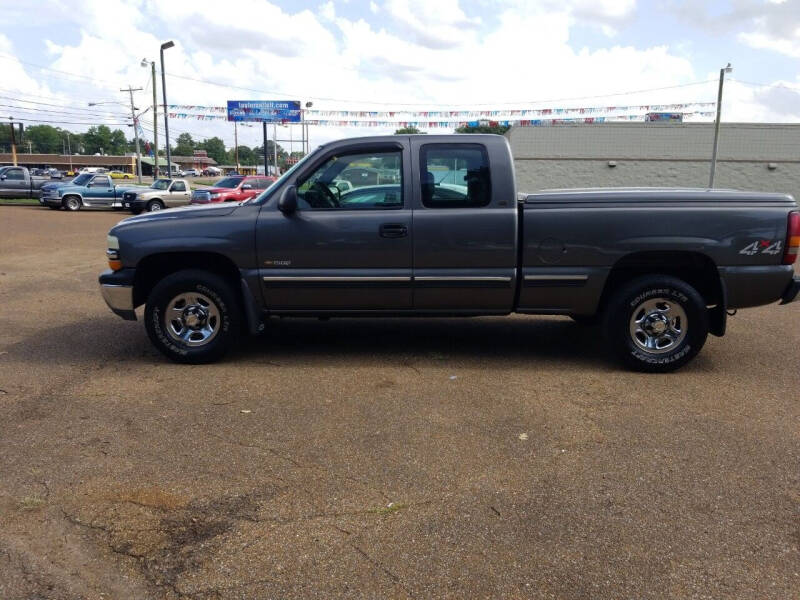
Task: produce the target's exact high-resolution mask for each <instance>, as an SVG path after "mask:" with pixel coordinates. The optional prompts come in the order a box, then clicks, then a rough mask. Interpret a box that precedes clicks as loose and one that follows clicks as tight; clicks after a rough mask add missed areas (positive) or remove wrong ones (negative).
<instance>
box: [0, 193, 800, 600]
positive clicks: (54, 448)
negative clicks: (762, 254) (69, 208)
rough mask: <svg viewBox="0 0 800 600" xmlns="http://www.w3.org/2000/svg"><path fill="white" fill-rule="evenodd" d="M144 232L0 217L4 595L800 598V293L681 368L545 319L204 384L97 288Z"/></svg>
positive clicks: (392, 342)
mask: <svg viewBox="0 0 800 600" xmlns="http://www.w3.org/2000/svg"><path fill="white" fill-rule="evenodd" d="M121 216H122V215H120V214H118V213H111V212H87V211H82V212H80V213H77V214H73V213H66V212H63V211H59V212H55V211H49V210H45V209H39V208H36V207H0V456H2V461H0V598H3V599H17V598H19V599H22V598H25V599H29V598H48V599H51V598H52V599H77V598H136V599H140V598H141V599H144V598H194V599H203V600H205V599H216V598H259V599H261V598H315V597H324V598H334V597H336V598H338V597H352V598H383V597H385V598H406V597H408V598H466V597H476V598H490V597H492V598H776V599H787V598H797V597H799V596H800V547H799V546H800V443H799V442H800V426H798V424H799V423H800V419H799V418H798V417H800V404H799V403H798V398H800V302H798V303H795V304H792V305H789V306H783V307H779V306H777V305H774V306H769V307H762V308H757V309H751V310H746V311H742V312H740V313H739V315H737V316H736V317H735V318H733V319H731V320H730V321H729V333H728V335H727V336H726V337H725V338H723V339H718V338H713V337H711V338H709V341H708V343H707V345H706V347H705V349H704V350H703V352H702V353H701V355H700V356H699V357H698V358H697V359H696V360H695V361H694V362H693V363H692V364H691V365H689V366H688V367H687V368H685V369H684V370H682V371H680V372H678V373H675V374H671V375H641V374H634V373H629V372H626V371H622V370H620V369H619V368H618V367H617V366H616V365H615V364H614V363H612V362H609V361H608V359H607V358H606V356H605V354H606V353H605V351H604V347H603V343H602V340H601V339H600V338H599V336H598V335H597V333H596V332H595V331H594V330H592V329H587V328H583V327H580V326H578V325H576V324H573V323H572V322H571V321H569V320H567V319H560V318H533V317H509V318H480V319H453V320H445V319H442V320H423V319H420V320H393V319H381V320H377V319H376V320H331V321H327V322H320V321H316V320H283V321H275V322H273V323H271V324H270V325H269V327H268V330H267V333H266V335H264V336H263V337H262V338H258V339H253V340H249V341H247V342H245V343H244V344H243V346H242V347H241V349H239V350H238V351H237V352H236V353H235V354H234V355H233V356H232V357H230V358H229V359H228V360H227V361H226V362H224V363H221V364H216V365H210V366H179V365H174V364H171V363H169V362H167V361H166V360H165V359H163V358H162V357H161V356H160V355H159V354H157V353H156V351H155V350H154V349H153V348H152V347H151V345H150V343H149V341H148V339H147V337H146V334H145V331H144V327H143V325H142V323H141V321H139V322H137V323H129V322H125V321H122V320H120V319H119V318H117V317H115V316H114V315H113V314H111V312H110V311H109V310H108V309H107V308H106V306H105V304H104V303H103V301H102V299H101V297H100V294H99V293H98V289H97V283H96V281H97V279H96V277H97V274H98V272H99V271H100V270H102V269H103V268H104V266H105V257H104V251H105V235H106V232H107V230H108V228H109V227H110V226H111V225H113V224H114V223H115V222H116V221H117V220H118V219H119V218H120V217H121Z"/></svg>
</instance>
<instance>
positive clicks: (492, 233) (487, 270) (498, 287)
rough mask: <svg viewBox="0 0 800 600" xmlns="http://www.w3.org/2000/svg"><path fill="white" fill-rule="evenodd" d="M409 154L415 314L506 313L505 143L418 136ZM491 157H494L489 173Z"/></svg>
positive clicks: (513, 229) (512, 234)
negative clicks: (428, 140) (412, 182)
mask: <svg viewBox="0 0 800 600" xmlns="http://www.w3.org/2000/svg"><path fill="white" fill-rule="evenodd" d="M490 144H491V146H490ZM411 148H412V152H413V155H414V159H413V160H414V167H415V168H416V169H418V171H417V173H418V175H417V177H416V179H417V181H419V184H418V185H416V186H415V190H414V194H415V196H414V197H415V204H414V309H415V310H417V311H421V312H425V311H432V312H436V311H445V312H449V313H457V312H464V313H471V312H480V313H486V312H490V313H506V312H510V311H511V309H512V307H513V304H514V292H515V285H516V261H517V241H516V240H517V206H516V198H515V190H514V183H513V182H514V178H513V173H511V172H506V171H504V170H503V169H505V168H506V165H507V164H510V162H511V157H510V151H509V150H508V148H507V145H506V144H505V141H504V140H502V139H500V140H494V139H492V140H490V141H488V142H485V143H475V142H472V141H470V142H465V143H426V141H425V136H417V137H414V138H412V146H411ZM490 150H491V152H490ZM502 153H505V154H507V155H508V156H507V158H506V157H505V156H504V155H503V154H502ZM490 155H493V156H495V157H497V158H498V160H497V161H496V163H497V166H496V167H495V168H492V164H491V162H490Z"/></svg>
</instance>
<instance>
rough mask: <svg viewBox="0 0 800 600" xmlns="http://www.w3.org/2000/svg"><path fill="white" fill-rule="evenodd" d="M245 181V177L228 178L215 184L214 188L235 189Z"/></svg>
mask: <svg viewBox="0 0 800 600" xmlns="http://www.w3.org/2000/svg"><path fill="white" fill-rule="evenodd" d="M243 179H244V177H226V178H225V179H220V180H219V181H218V182H217V183H215V184H214V187H217V188H225V189H233V188H235V187H239V184H240V183H242V180H243Z"/></svg>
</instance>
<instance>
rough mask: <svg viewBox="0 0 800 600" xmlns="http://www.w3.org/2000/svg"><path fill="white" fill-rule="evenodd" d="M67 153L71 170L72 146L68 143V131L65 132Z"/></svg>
mask: <svg viewBox="0 0 800 600" xmlns="http://www.w3.org/2000/svg"><path fill="white" fill-rule="evenodd" d="M67 153H68V154H69V170H70V171H72V146H71V145H70V143H69V131H68V132H67Z"/></svg>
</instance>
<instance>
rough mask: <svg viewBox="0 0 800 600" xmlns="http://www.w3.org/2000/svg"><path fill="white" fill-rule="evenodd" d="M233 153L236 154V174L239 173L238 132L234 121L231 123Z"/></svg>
mask: <svg viewBox="0 0 800 600" xmlns="http://www.w3.org/2000/svg"><path fill="white" fill-rule="evenodd" d="M233 151H234V154H236V172H237V173H238V172H239V130H238V128H237V127H236V121H234V122H233Z"/></svg>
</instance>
